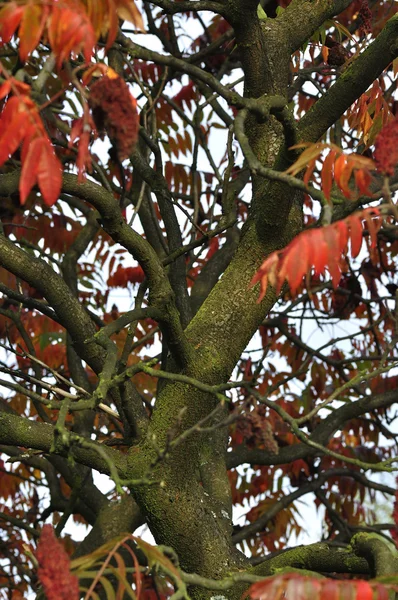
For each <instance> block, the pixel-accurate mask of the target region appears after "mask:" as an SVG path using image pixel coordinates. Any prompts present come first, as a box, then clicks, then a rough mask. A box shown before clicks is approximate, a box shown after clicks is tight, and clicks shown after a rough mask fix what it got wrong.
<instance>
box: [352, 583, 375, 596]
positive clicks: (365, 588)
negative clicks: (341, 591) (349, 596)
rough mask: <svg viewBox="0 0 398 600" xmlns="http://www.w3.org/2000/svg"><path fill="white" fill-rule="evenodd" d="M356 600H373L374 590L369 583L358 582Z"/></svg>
mask: <svg viewBox="0 0 398 600" xmlns="http://www.w3.org/2000/svg"><path fill="white" fill-rule="evenodd" d="M355 585H356V588H357V596H356V600H373V590H372V588H371V586H370V584H369V583H368V582H367V581H362V580H361V581H356V582H355Z"/></svg>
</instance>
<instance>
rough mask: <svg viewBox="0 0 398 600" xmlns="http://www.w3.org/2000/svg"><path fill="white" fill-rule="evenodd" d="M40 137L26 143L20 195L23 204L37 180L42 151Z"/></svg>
mask: <svg viewBox="0 0 398 600" xmlns="http://www.w3.org/2000/svg"><path fill="white" fill-rule="evenodd" d="M40 145H41V140H40V138H36V139H34V140H33V141H32V142H31V143H30V144H24V146H25V148H26V149H27V150H25V153H26V155H25V157H24V160H23V161H22V171H21V179H20V180H19V197H20V202H21V204H25V202H26V198H27V197H28V196H29V194H30V191H31V189H32V188H33V186H34V185H35V183H36V181H37V169H38V167H39V162H38V160H37V158H38V156H39V154H38V153H40Z"/></svg>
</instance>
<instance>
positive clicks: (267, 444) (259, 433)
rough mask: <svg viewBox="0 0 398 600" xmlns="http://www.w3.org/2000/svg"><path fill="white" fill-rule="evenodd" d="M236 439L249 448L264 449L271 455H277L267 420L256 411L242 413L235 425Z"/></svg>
mask: <svg viewBox="0 0 398 600" xmlns="http://www.w3.org/2000/svg"><path fill="white" fill-rule="evenodd" d="M236 433H237V437H238V438H239V437H242V438H243V440H244V441H245V442H246V444H247V445H248V446H249V448H255V447H256V448H258V447H259V446H262V447H264V448H265V449H266V450H268V451H269V452H270V453H271V454H278V451H279V448H278V443H277V442H276V440H275V438H274V435H273V432H272V427H271V424H270V422H269V421H268V419H266V417H265V416H264V415H262V414H260V413H259V412H258V411H252V412H248V413H243V414H242V415H241V416H240V417H239V419H238V422H237V424H236Z"/></svg>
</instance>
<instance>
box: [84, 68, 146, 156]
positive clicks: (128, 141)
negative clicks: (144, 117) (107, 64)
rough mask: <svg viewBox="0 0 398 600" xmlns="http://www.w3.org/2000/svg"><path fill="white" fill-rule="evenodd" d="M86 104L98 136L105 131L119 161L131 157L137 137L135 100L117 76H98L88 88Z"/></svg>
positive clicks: (124, 83)
mask: <svg viewBox="0 0 398 600" xmlns="http://www.w3.org/2000/svg"><path fill="white" fill-rule="evenodd" d="M89 105H90V107H91V109H92V113H93V119H94V122H95V125H96V128H97V130H98V132H99V133H100V135H102V136H103V135H104V133H105V132H106V133H107V134H108V136H109V139H110V141H111V142H112V144H113V146H114V147H115V149H116V152H117V156H118V158H119V160H125V159H126V158H128V157H129V156H130V154H131V152H132V151H133V149H134V146H135V144H136V142H137V137H138V126H139V121H138V112H137V103H136V101H135V98H134V97H133V96H132V95H131V94H130V91H129V88H128V86H127V84H126V82H125V81H124V80H123V79H121V78H120V77H108V76H107V75H105V76H103V77H101V78H100V79H98V81H96V82H95V83H93V85H92V86H91V89H90V97H89Z"/></svg>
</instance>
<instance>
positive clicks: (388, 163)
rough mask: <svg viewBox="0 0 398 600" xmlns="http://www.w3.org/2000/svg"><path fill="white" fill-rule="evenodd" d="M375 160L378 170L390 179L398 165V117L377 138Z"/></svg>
mask: <svg viewBox="0 0 398 600" xmlns="http://www.w3.org/2000/svg"><path fill="white" fill-rule="evenodd" d="M373 158H374V160H375V163H376V165H377V169H378V170H379V171H380V172H381V173H384V175H387V176H388V177H390V176H391V175H392V174H393V173H394V170H395V167H396V166H397V164H398V117H397V118H395V119H394V120H393V121H390V122H389V123H387V125H386V126H385V127H383V129H382V130H381V131H380V133H379V135H378V136H377V137H376V141H375V150H374V153H373Z"/></svg>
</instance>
